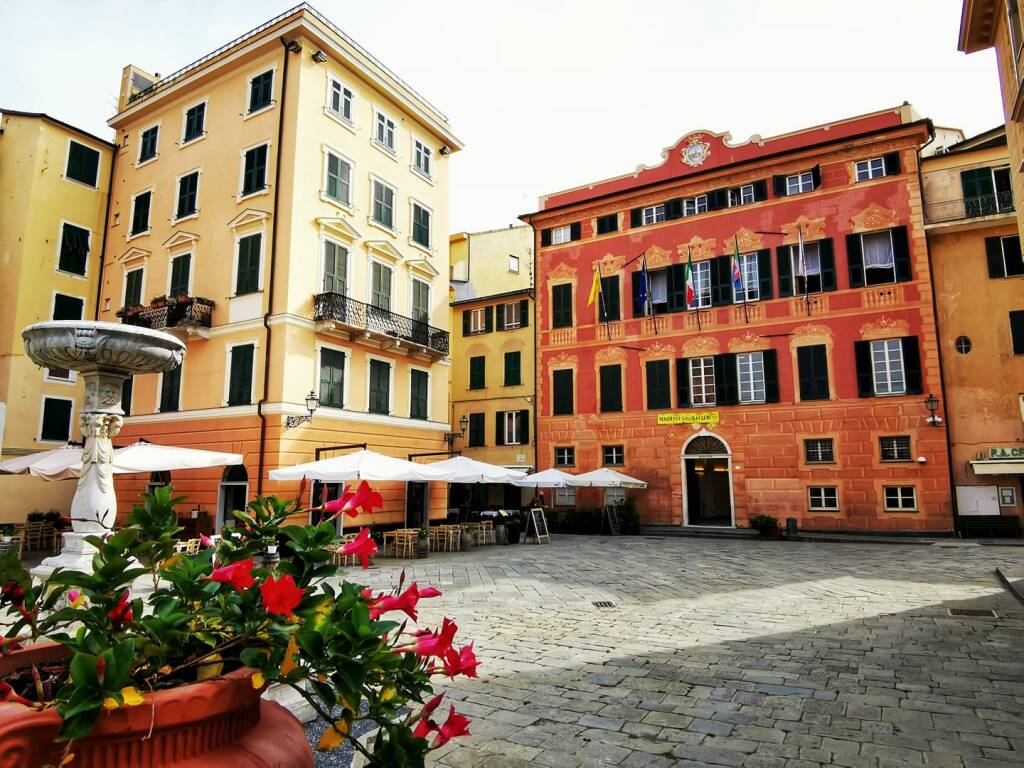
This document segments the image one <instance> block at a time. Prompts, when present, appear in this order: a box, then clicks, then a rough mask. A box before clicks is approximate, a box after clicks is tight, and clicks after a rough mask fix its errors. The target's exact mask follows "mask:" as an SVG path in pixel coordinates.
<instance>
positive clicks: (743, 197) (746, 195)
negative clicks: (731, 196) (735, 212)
mask: <svg viewBox="0 0 1024 768" xmlns="http://www.w3.org/2000/svg"><path fill="white" fill-rule="evenodd" d="M756 198H757V195H756V194H754V185H753V184H744V185H743V186H742V187H740V205H750V204H751V203H753V202H756Z"/></svg>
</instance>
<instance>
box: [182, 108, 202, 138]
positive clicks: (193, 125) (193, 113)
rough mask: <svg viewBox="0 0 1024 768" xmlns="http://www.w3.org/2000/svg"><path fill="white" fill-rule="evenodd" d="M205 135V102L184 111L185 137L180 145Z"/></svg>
mask: <svg viewBox="0 0 1024 768" xmlns="http://www.w3.org/2000/svg"><path fill="white" fill-rule="evenodd" d="M204 133H206V102H205V101H204V102H203V103H202V104H196V105H195V106H194V107H189V108H188V109H187V110H186V111H185V135H184V136H182V137H181V143H182V144H187V143H188V142H190V141H193V140H194V139H198V138H199V137H200V136H202V135H203V134H204Z"/></svg>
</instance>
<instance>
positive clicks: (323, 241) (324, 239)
mask: <svg viewBox="0 0 1024 768" xmlns="http://www.w3.org/2000/svg"><path fill="white" fill-rule="evenodd" d="M327 243H331V244H332V245H334V246H335V247H336V248H341V249H342V250H344V251H345V293H344V295H345V296H348V295H349V293H350V291H351V287H352V248H351V246H350V245H349V244H347V243H344V242H342V240H341V238H339V237H332V236H331V235H328V234H326V233H324V234H323V235H322V236H321V237H320V253H319V264H318V267H319V269H318V272H319V275H320V280H319V283H318V285H319V286H320V289H319V291H317V292H318V293H319V292H321V291H325V290H326V288H325V286H324V277H325V276H326V272H327V254H326V251H327Z"/></svg>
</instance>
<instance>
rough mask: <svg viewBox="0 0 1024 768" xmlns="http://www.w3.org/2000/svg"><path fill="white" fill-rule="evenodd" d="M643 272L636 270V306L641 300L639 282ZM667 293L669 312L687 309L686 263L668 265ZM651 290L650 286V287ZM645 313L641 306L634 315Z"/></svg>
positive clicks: (634, 287)
mask: <svg viewBox="0 0 1024 768" xmlns="http://www.w3.org/2000/svg"><path fill="white" fill-rule="evenodd" d="M641 274H643V273H642V272H634V273H633V275H634V281H633V304H634V307H635V306H636V305H637V303H638V301H639V296H638V291H639V290H640V286H639V284H638V282H637V281H638V280H639V277H638V276H639V275H641ZM665 282H666V285H667V287H666V290H665V292H666V294H667V298H668V311H669V312H683V311H684V310H685V309H686V265H685V264H670V265H669V267H668V274H667V275H666V280H665ZM648 290H650V287H648ZM641 314H643V310H642V308H641V311H640V312H637V311H635V310H634V316H639V315H641Z"/></svg>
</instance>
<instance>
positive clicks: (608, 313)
mask: <svg viewBox="0 0 1024 768" xmlns="http://www.w3.org/2000/svg"><path fill="white" fill-rule="evenodd" d="M597 316H598V319H599V320H600V321H601V322H602V323H603V322H604V321H605V320H620V319H622V308H621V306H620V301H619V276H618V275H611V276H610V277H602V278H601V298H600V300H599V302H598V307H597Z"/></svg>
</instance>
